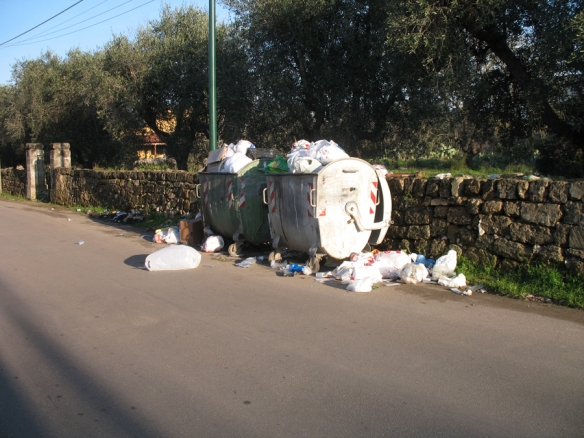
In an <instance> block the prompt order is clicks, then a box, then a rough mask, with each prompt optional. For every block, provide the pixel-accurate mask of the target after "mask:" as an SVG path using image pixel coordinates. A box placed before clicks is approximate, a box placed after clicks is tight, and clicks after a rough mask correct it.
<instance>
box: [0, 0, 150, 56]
mask: <svg viewBox="0 0 584 438" xmlns="http://www.w3.org/2000/svg"><path fill="white" fill-rule="evenodd" d="M154 1H155V0H150V1H148V2H146V3H142V4H141V5H139V6H136V7H135V8H132V9H128V10H127V11H125V12H122V13H121V14H118V15H114V16H113V17H110V18H107V19H105V20H102V21H99V22H97V23H95V24H91V25H89V26H85V27H82V28H81V29H77V30H74V31H73V32H69V33H64V34H62V35H57V36H55V37H52V38H46V39H44V40H41V41H32V42H30V43H22V44H18V43H17V44H12V45H10V46H7V47H18V46H26V45H30V44H37V43H43V42H45V41H50V40H54V39H56V38H61V37H64V36H67V35H71V34H73V33H77V32H81V31H82V30H85V29H89V28H90V27H93V26H97V25H98V24H101V23H105V22H106V21H110V20H113V19H114V18H117V17H119V16H121V15H124V14H127V13H128V12H132V11H135V10H136V9H138V8H141V7H142V6H146V5H147V4H149V3H152V2H154ZM0 48H3V47H0Z"/></svg>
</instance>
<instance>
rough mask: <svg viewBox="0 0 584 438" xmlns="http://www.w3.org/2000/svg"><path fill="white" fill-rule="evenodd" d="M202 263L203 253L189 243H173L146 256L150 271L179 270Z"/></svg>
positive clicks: (147, 267) (192, 267)
mask: <svg viewBox="0 0 584 438" xmlns="http://www.w3.org/2000/svg"><path fill="white" fill-rule="evenodd" d="M200 263H201V254H199V253H198V252H197V250H196V249H194V248H192V247H190V246H187V245H172V246H167V247H166V248H162V249H160V250H158V251H156V252H153V253H152V254H150V255H149V256H148V257H146V262H145V263H144V266H145V267H146V269H148V270H149V271H178V270H183V269H194V268H196V267H197V266H199V264H200Z"/></svg>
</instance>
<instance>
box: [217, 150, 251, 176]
mask: <svg viewBox="0 0 584 438" xmlns="http://www.w3.org/2000/svg"><path fill="white" fill-rule="evenodd" d="M252 161H253V160H252V159H251V158H249V157H248V156H247V155H245V154H242V153H241V152H235V153H234V154H233V155H232V156H231V157H229V158H227V159H226V160H225V161H223V163H221V172H227V173H237V172H239V171H240V170H241V169H243V168H244V167H245V166H247V165H248V164H249V163H251V162H252Z"/></svg>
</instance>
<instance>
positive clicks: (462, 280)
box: [438, 274, 466, 288]
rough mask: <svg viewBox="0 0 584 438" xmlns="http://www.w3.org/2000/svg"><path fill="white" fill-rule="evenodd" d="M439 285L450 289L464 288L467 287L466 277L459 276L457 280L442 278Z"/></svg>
mask: <svg viewBox="0 0 584 438" xmlns="http://www.w3.org/2000/svg"><path fill="white" fill-rule="evenodd" d="M438 284H439V285H441V286H446V287H449V288H453V287H455V288H458V287H464V286H466V276H465V275H464V274H458V277H456V278H447V277H442V278H440V279H439V280H438Z"/></svg>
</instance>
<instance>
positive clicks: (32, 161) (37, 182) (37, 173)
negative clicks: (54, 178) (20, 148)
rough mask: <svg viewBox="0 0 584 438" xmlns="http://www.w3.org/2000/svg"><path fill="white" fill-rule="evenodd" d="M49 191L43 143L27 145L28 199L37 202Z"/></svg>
mask: <svg viewBox="0 0 584 438" xmlns="http://www.w3.org/2000/svg"><path fill="white" fill-rule="evenodd" d="M46 190H47V185H46V182H45V151H44V149H43V145H42V144H41V143H27V144H26V197H27V198H28V199H30V200H36V199H37V196H38V195H42V194H43V193H44V192H46Z"/></svg>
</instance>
